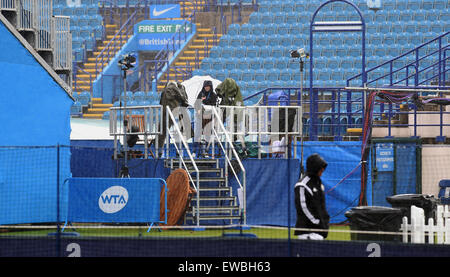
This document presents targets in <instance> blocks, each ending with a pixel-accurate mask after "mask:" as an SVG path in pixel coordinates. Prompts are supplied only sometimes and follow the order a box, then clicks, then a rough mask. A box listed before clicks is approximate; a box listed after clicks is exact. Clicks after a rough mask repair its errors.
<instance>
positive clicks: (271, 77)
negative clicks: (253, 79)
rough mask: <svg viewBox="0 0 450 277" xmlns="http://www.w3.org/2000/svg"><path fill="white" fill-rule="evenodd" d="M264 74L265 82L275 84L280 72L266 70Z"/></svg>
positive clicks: (273, 69)
mask: <svg viewBox="0 0 450 277" xmlns="http://www.w3.org/2000/svg"><path fill="white" fill-rule="evenodd" d="M265 72H266V74H265V80H267V81H271V82H275V81H278V80H279V77H280V71H279V70H278V69H276V68H272V69H267V70H266V71H265Z"/></svg>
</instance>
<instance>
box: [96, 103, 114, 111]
mask: <svg viewBox="0 0 450 277" xmlns="http://www.w3.org/2000/svg"><path fill="white" fill-rule="evenodd" d="M92 106H94V107H98V108H107V109H108V110H109V108H111V107H112V106H113V105H112V104H92Z"/></svg>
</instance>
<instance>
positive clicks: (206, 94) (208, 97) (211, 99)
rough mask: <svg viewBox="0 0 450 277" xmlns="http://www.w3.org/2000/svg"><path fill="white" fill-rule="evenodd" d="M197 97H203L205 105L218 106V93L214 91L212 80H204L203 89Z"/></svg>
mask: <svg viewBox="0 0 450 277" xmlns="http://www.w3.org/2000/svg"><path fill="white" fill-rule="evenodd" d="M197 99H201V100H202V104H203V105H210V106H216V104H217V95H216V93H215V92H214V89H213V83H212V81H211V80H205V81H204V82H203V87H202V90H201V91H200V92H199V94H198V96H197Z"/></svg>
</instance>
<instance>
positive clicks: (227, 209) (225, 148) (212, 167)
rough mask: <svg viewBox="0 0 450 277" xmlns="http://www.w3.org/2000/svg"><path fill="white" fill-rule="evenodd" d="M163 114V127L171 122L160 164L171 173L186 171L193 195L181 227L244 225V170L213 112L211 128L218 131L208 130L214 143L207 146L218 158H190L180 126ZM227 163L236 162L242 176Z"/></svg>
mask: <svg viewBox="0 0 450 277" xmlns="http://www.w3.org/2000/svg"><path fill="white" fill-rule="evenodd" d="M166 112H167V119H166V120H167V123H169V122H172V124H171V125H172V127H171V128H167V137H166V154H165V157H166V159H165V163H164V164H165V166H166V167H167V168H171V169H172V170H174V169H177V168H183V169H184V170H186V171H187V172H188V173H189V179H190V185H191V186H192V188H193V189H194V190H195V191H196V194H195V195H194V197H193V198H192V200H191V203H190V206H189V209H188V211H187V213H186V217H185V223H188V224H189V223H192V224H194V225H197V226H200V223H202V224H208V225H209V224H212V223H213V222H214V221H215V223H216V224H217V221H219V223H221V224H233V223H236V224H237V223H240V224H246V218H245V214H246V208H245V206H246V204H245V188H246V177H245V176H246V174H245V168H244V167H243V165H242V163H241V161H240V158H239V156H238V154H237V152H236V151H235V150H234V146H233V143H232V142H231V140H230V137H229V136H228V135H227V133H226V130H225V127H224V126H223V124H222V120H221V119H220V117H219V114H218V112H217V111H216V110H215V109H213V126H216V128H217V129H218V130H216V128H212V131H213V133H212V136H213V137H214V139H213V141H212V144H211V145H214V148H212V149H219V153H220V157H219V156H212V157H211V158H194V155H193V154H192V153H191V149H190V147H189V145H188V143H187V139H186V137H184V135H183V134H182V133H181V131H180V127H179V126H183V123H182V122H180V120H179V118H178V117H175V116H174V115H173V114H172V112H171V110H170V109H167V110H166ZM214 122H216V125H214ZM166 126H170V125H166ZM170 146H173V147H174V148H175V149H176V155H173V153H171V151H170ZM216 146H217V147H216ZM213 152H215V151H214V150H213ZM231 160H234V161H235V162H237V164H238V166H239V170H240V172H241V173H242V177H241V178H239V174H237V173H236V169H235V168H234V167H232V165H233V164H232V163H231ZM229 169H230V170H229ZM229 178H234V179H235V180H236V181H237V184H238V190H239V189H240V190H241V192H242V197H241V198H242V199H238V197H237V195H239V193H238V191H233V189H232V186H230V183H229V181H230V179H229ZM238 200H239V201H242V203H239V201H238Z"/></svg>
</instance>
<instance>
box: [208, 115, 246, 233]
mask: <svg viewBox="0 0 450 277" xmlns="http://www.w3.org/2000/svg"><path fill="white" fill-rule="evenodd" d="M218 109H219V108H218V107H213V108H212V125H213V128H212V133H213V136H212V138H213V141H212V142H213V145H214V141H215V139H217V142H218V144H219V146H220V149H221V150H222V152H223V153H224V155H225V160H226V162H225V172H228V167H230V168H231V171H232V172H233V175H234V178H235V179H236V181H237V183H238V185H239V188H240V189H241V190H242V199H240V201H242V203H241V204H242V212H243V221H242V224H244V225H246V224H247V217H246V214H247V204H246V198H247V197H246V190H247V174H246V171H245V167H244V165H243V164H242V161H241V159H240V157H239V155H238V153H237V152H236V149H235V148H234V145H233V141H232V140H231V137H230V136H231V135H232V134H231V133H230V132H229V131H228V130H226V128H225V126H224V125H223V123H222V120H223V119H222V116H221V115H220V114H221V113H220V112H219V111H218ZM220 137H223V138H224V144H222V141H221V139H220ZM213 153H214V151H213ZM232 159H234V160H236V161H237V163H238V165H239V169H240V171H241V172H242V182H241V180H239V176H238V174H237V173H236V170H235V169H234V167H233V164H232V163H231V160H232ZM225 178H227V181H226V183H228V174H226V177H225Z"/></svg>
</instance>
